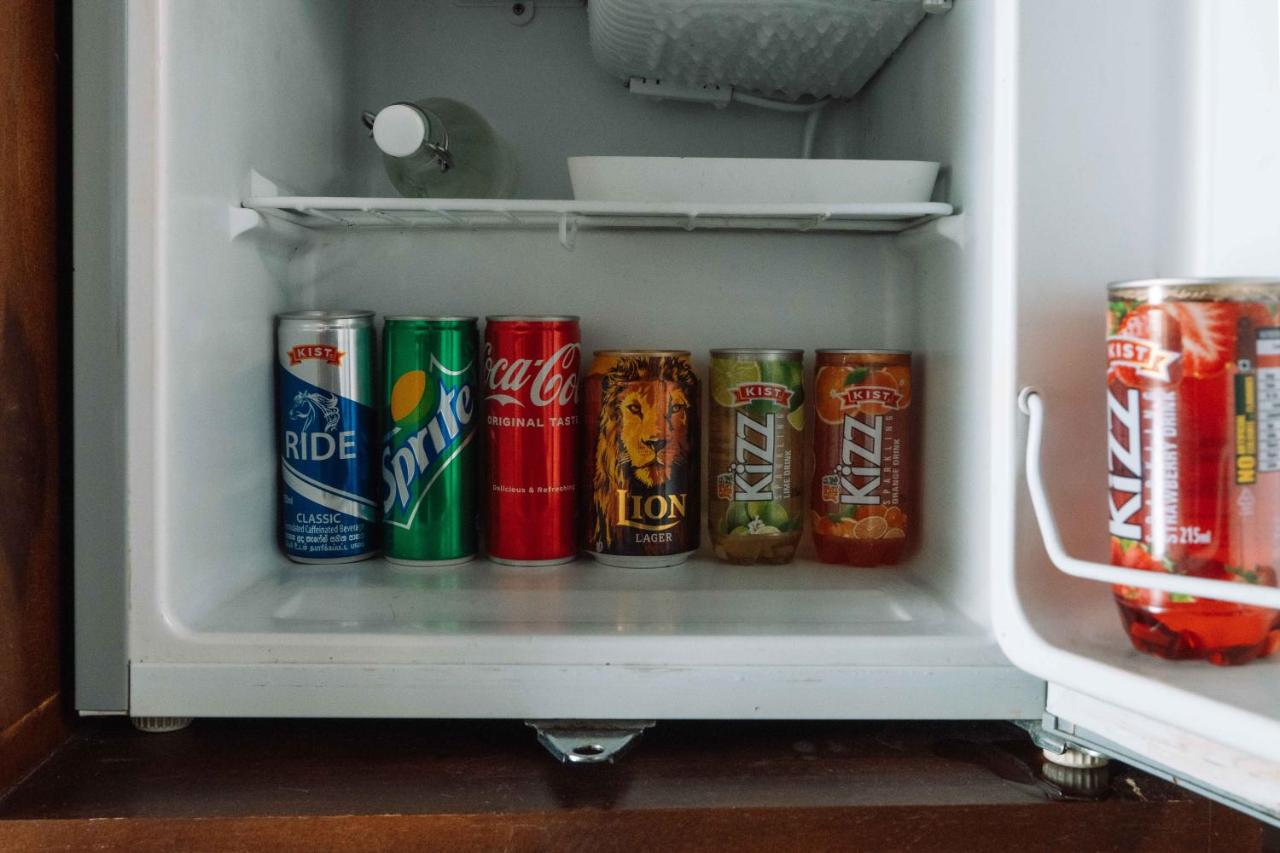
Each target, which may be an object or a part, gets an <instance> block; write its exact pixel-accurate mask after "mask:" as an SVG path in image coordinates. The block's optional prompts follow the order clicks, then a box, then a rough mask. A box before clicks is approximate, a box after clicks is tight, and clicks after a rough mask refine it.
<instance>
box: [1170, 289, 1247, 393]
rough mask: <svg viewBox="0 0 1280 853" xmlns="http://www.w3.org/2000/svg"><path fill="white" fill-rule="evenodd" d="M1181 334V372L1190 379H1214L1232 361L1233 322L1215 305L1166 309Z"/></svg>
mask: <svg viewBox="0 0 1280 853" xmlns="http://www.w3.org/2000/svg"><path fill="white" fill-rule="evenodd" d="M1167 307H1168V308H1169V310H1171V311H1172V312H1173V314H1174V316H1176V317H1177V320H1178V325H1179V326H1180V328H1181V331H1182V361H1183V370H1184V371H1185V373H1186V375H1187V376H1189V377H1191V378H1192V379H1204V378H1207V377H1210V376H1217V375H1218V374H1219V373H1221V372H1222V371H1223V370H1224V369H1226V366H1227V364H1228V362H1230V361H1231V360H1232V352H1231V346H1232V344H1231V341H1232V338H1233V336H1234V334H1235V319H1234V317H1233V314H1232V311H1231V309H1230V308H1229V307H1228V306H1226V305H1223V304H1222V303H1218V302H1173V303H1169V305H1168V306H1167Z"/></svg>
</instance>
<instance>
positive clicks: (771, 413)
mask: <svg viewBox="0 0 1280 853" xmlns="http://www.w3.org/2000/svg"><path fill="white" fill-rule="evenodd" d="M707 429H708V431H709V433H710V434H709V436H708V441H707V469H708V473H707V476H708V489H707V492H708V498H707V500H708V502H709V506H708V513H707V526H708V529H709V532H710V534H711V543H712V545H713V546H714V547H715V552H716V556H717V557H719V558H720V559H721V560H726V561H728V562H730V563H739V564H751V563H772V564H779V563H786V562H789V561H790V560H791V558H792V557H794V556H795V553H796V545H797V544H799V542H800V533H801V530H802V528H803V527H804V494H803V492H804V489H803V486H802V478H801V473H800V472H801V470H802V468H801V465H802V461H801V460H802V459H803V458H804V448H803V445H802V442H801V439H802V437H803V436H804V352H803V351H802V350H798V349H717V350H712V351H711V411H710V412H709V414H708V426H707Z"/></svg>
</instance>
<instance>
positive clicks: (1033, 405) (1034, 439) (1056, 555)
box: [1018, 388, 1280, 609]
mask: <svg viewBox="0 0 1280 853" xmlns="http://www.w3.org/2000/svg"><path fill="white" fill-rule="evenodd" d="M1018 408H1019V409H1021V410H1022V412H1023V414H1025V415H1027V417H1028V426H1027V458H1026V472H1027V489H1028V490H1029V491H1030V492H1031V503H1032V505H1033V506H1034V508H1035V514H1036V521H1037V522H1039V525H1040V535H1041V536H1042V537H1043V539H1044V546H1045V550H1046V551H1047V552H1048V553H1049V559H1051V560H1052V561H1053V564H1054V565H1055V566H1057V568H1058V570H1059V571H1062V572H1065V573H1066V574H1069V575H1072V576H1073V577H1078V578H1085V579H1088V580H1095V581H1102V582H1104V583H1111V584H1123V585H1124V586H1134V587H1141V588H1144V589H1154V590H1159V591H1161V592H1165V593H1173V594H1179V595H1191V596H1195V597H1197V598H1212V599H1216V600H1218V601H1234V602H1237V603H1239V604H1251V605H1254V606H1256V607H1273V608H1277V609H1280V589H1276V588H1274V587H1269V586H1255V585H1253V584H1247V583H1234V582H1232V581H1222V580H1213V579H1211V578H1199V577H1190V576H1187V575H1175V574H1162V573H1160V572H1151V571H1143V570H1140V569H1126V568H1121V567H1119V566H1111V565H1105V564H1103V563H1093V562H1089V561H1086V560H1079V559H1076V558H1075V557H1072V556H1071V555H1069V554H1068V553H1067V551H1066V549H1065V548H1064V547H1063V545H1062V537H1061V536H1060V535H1059V533H1058V524H1057V521H1056V520H1055V519H1054V515H1053V509H1052V508H1051V507H1050V506H1049V496H1048V493H1047V492H1046V491H1045V487H1044V477H1043V473H1042V472H1041V470H1040V446H1041V443H1042V440H1043V438H1044V401H1043V400H1042V399H1041V398H1040V394H1039V393H1038V392H1037V391H1036V390H1035V389H1033V388H1024V389H1023V391H1022V393H1021V394H1020V395H1019V397H1018Z"/></svg>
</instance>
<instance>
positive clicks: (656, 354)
mask: <svg viewBox="0 0 1280 853" xmlns="http://www.w3.org/2000/svg"><path fill="white" fill-rule="evenodd" d="M594 355H597V356H600V355H639V356H644V357H645V358H660V357H662V356H680V355H682V356H684V357H686V358H688V357H689V351H688V350H687V349H598V350H596V351H595V352H594Z"/></svg>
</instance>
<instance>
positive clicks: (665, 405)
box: [618, 380, 689, 487]
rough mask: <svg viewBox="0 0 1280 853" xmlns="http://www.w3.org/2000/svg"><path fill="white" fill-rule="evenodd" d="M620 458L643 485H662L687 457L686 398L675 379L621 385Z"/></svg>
mask: <svg viewBox="0 0 1280 853" xmlns="http://www.w3.org/2000/svg"><path fill="white" fill-rule="evenodd" d="M619 398H620V399H619V401H618V414H619V416H620V418H621V420H622V430H621V433H622V435H621V438H622V447H621V450H622V454H623V455H622V459H623V461H624V462H625V463H627V464H628V465H629V466H630V468H631V474H632V476H634V477H635V478H636V479H637V480H639V481H640V482H641V483H643V484H644V485H646V486H649V487H653V486H661V485H662V484H663V483H665V482H667V480H669V479H671V472H672V470H673V469H674V468H675V467H676V466H677V465H681V464H683V463H684V461H685V460H686V459H688V458H689V398H688V397H687V396H686V395H685V391H684V389H683V388H681V387H680V385H679V384H678V383H675V382H671V381H666V380H647V381H640V382H628V383H627V384H626V385H625V386H623V388H622V389H621V393H620V394H619Z"/></svg>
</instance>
